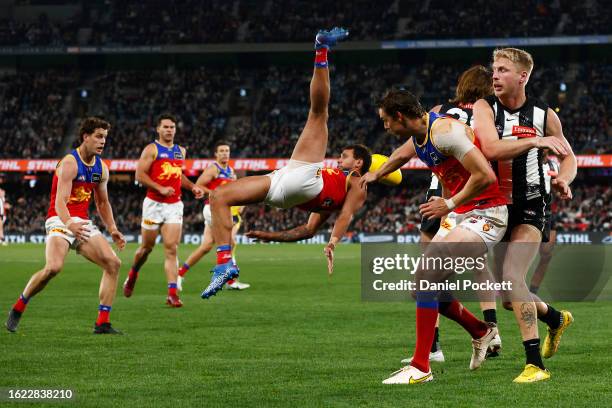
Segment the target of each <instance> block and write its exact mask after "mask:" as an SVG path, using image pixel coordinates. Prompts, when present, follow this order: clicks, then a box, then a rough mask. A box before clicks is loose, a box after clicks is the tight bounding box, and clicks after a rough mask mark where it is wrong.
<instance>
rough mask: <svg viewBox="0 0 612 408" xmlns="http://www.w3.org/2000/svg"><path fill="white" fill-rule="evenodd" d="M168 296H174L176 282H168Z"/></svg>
mask: <svg viewBox="0 0 612 408" xmlns="http://www.w3.org/2000/svg"><path fill="white" fill-rule="evenodd" d="M168 296H176V283H169V284H168Z"/></svg>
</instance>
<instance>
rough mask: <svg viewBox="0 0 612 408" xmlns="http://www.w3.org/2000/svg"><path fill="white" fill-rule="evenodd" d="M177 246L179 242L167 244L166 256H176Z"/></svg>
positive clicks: (165, 247)
mask: <svg viewBox="0 0 612 408" xmlns="http://www.w3.org/2000/svg"><path fill="white" fill-rule="evenodd" d="M177 248H178V244H171V243H170V244H165V245H164V252H165V253H166V256H176V253H177Z"/></svg>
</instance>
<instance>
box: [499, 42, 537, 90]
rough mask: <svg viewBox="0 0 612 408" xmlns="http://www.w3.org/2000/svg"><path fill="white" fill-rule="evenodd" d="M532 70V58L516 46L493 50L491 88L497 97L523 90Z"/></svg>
mask: <svg viewBox="0 0 612 408" xmlns="http://www.w3.org/2000/svg"><path fill="white" fill-rule="evenodd" d="M532 70H533V58H532V57H531V54H529V53H528V52H527V51H523V50H519V49H518V48H498V49H496V50H495V51H493V90H494V92H495V95H496V96H497V97H500V96H506V95H516V94H517V93H519V92H521V91H523V92H524V89H525V86H526V85H527V82H528V81H529V76H530V75H531V71H532Z"/></svg>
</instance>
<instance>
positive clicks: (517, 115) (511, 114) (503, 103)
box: [474, 48, 577, 383]
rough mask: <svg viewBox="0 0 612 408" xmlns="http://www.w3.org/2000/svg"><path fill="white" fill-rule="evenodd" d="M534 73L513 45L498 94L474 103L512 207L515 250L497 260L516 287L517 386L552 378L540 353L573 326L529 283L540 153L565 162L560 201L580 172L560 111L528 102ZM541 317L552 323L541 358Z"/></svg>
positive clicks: (498, 62) (500, 67)
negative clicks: (521, 356)
mask: <svg viewBox="0 0 612 408" xmlns="http://www.w3.org/2000/svg"><path fill="white" fill-rule="evenodd" d="M532 69H533V58H532V57H531V55H530V54H529V53H528V52H526V51H523V50H519V49H516V48H504V49H498V50H495V51H494V52H493V88H494V93H495V95H494V96H491V97H488V98H486V99H481V100H478V101H477V102H476V103H475V104H474V121H475V124H474V127H475V131H476V134H477V136H478V138H479V140H480V144H481V148H482V152H483V153H484V155H485V157H487V159H489V160H490V161H492V162H495V163H493V166H494V169H496V171H497V176H498V179H499V182H500V187H501V189H502V191H503V192H505V194H506V197H507V199H508V204H509V205H508V209H509V222H508V231H507V238H508V239H509V241H510V245H509V246H508V247H506V249H507V252H506V253H505V254H496V258H498V259H503V280H504V281H510V282H511V283H512V291H509V292H508V293H506V294H505V295H507V296H508V299H509V300H510V301H511V302H512V304H511V308H512V309H513V310H514V314H515V317H516V319H517V322H518V325H519V328H520V330H521V335H522V338H523V345H524V347H525V353H526V356H527V358H526V360H527V364H526V366H525V369H524V370H523V372H522V373H521V374H520V375H519V376H518V377H516V378H515V379H514V381H515V382H519V383H526V382H535V381H541V380H546V379H548V378H550V373H549V372H548V371H547V370H546V369H545V368H544V364H543V362H542V356H544V357H545V358H548V357H551V356H552V355H553V354H554V353H555V352H556V351H557V348H558V345H559V340H560V337H561V334H562V333H563V331H564V330H565V329H566V328H567V327H568V326H569V324H571V322H572V321H573V318H572V316H571V314H570V313H569V312H567V311H561V312H558V311H556V310H555V309H554V308H553V307H551V306H550V305H547V304H546V303H544V302H541V301H539V298H534V297H533V296H532V294H530V292H529V289H528V288H527V284H526V283H525V276H526V274H527V272H528V270H529V266H530V265H531V263H532V262H533V259H534V258H535V256H536V254H537V252H538V249H539V244H540V242H541V240H542V234H543V232H544V229H545V226H546V191H545V185H544V174H543V168H542V163H541V160H542V153H541V149H544V148H548V149H550V150H551V151H552V152H553V153H554V154H556V155H557V156H559V157H560V164H561V165H560V171H559V174H558V175H557V177H556V178H555V179H554V180H553V181H552V182H551V185H552V187H553V189H554V190H557V192H558V193H559V194H560V196H561V198H562V199H571V197H572V193H571V189H570V188H569V185H570V183H571V182H572V181H573V180H574V178H575V176H576V171H577V166H576V158H575V156H574V154H573V152H572V149H571V147H570V146H569V144H568V142H567V140H566V139H565V136H564V135H563V130H562V127H561V121H560V120H559V118H558V117H557V114H556V113H555V112H554V111H553V110H552V109H550V108H549V107H548V106H547V105H545V104H543V103H542V102H540V101H537V100H536V99H534V98H532V97H527V94H526V92H525V86H526V85H527V82H528V81H529V76H530V74H531V71H532ZM519 243H520V244H519ZM529 243H532V245H529ZM498 247H499V248H502V249H503V247H501V246H498ZM534 299H536V300H537V301H534ZM536 317H537V318H539V319H540V320H542V321H544V322H546V323H547V324H548V326H549V328H548V336H547V337H546V339H545V341H544V344H543V346H542V354H540V339H539V335H538V325H537V319H536Z"/></svg>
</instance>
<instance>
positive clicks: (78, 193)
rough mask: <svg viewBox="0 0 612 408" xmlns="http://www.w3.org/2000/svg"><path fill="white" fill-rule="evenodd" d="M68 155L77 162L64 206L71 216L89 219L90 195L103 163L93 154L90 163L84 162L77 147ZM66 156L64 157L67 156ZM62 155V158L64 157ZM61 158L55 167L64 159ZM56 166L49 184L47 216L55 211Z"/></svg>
mask: <svg viewBox="0 0 612 408" xmlns="http://www.w3.org/2000/svg"><path fill="white" fill-rule="evenodd" d="M68 156H72V157H74V158H75V159H76V162H77V169H78V170H77V175H76V176H75V178H74V179H72V189H71V190H70V198H69V199H68V203H67V204H66V206H67V207H68V213H69V214H70V216H71V217H80V218H83V219H84V220H87V219H89V203H90V202H91V195H92V194H93V190H94V188H95V187H96V185H98V184H100V182H101V181H102V171H103V166H104V163H102V159H100V156H94V160H93V162H92V163H85V162H84V161H83V159H81V155H80V153H79V149H78V148H77V149H74V150H73V151H72V152H70V154H69V155H68ZM68 156H66V157H68ZM66 157H64V159H65V158H66ZM64 159H62V160H61V161H60V162H59V163H58V164H57V167H59V165H60V164H61V162H62V161H63V160H64ZM57 183H58V178H57V168H56V171H55V174H53V182H52V184H51V201H50V203H49V211H48V212H47V218H51V217H55V216H56V215H57V211H55V200H56V196H57Z"/></svg>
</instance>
